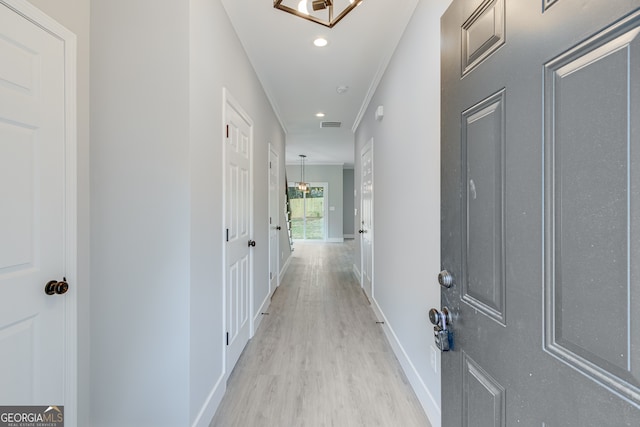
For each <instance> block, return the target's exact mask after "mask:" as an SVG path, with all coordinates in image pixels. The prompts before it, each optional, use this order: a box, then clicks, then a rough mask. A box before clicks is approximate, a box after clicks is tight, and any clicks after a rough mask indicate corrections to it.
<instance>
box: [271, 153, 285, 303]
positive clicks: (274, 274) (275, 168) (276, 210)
mask: <svg viewBox="0 0 640 427" xmlns="http://www.w3.org/2000/svg"><path fill="white" fill-rule="evenodd" d="M279 168H280V165H279V158H278V154H277V153H276V152H275V151H273V148H271V149H270V150H269V280H270V282H269V293H271V292H273V290H274V289H275V288H277V287H278V277H279V271H280V262H279V260H280V258H279V254H280V230H282V226H281V225H280V191H279V190H280V187H279V186H278V184H280V173H279V171H280V169H279Z"/></svg>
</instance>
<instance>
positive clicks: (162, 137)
mask: <svg viewBox="0 0 640 427" xmlns="http://www.w3.org/2000/svg"><path fill="white" fill-rule="evenodd" d="M91 36H92V37H91V70H92V74H91V78H92V79H91V110H92V111H91V120H92V122H91V138H92V140H91V143H92V151H91V194H92V199H91V201H92V204H91V207H92V223H91V232H92V246H91V249H92V257H91V260H92V262H91V267H92V294H91V315H92V318H91V340H92V341H91V389H90V393H91V403H92V411H91V418H92V419H91V425H92V427H102V426H105V427H107V426H109V427H112V426H115V425H117V426H119V427H128V426H136V427H147V426H154V427H155V426H158V427H162V426H167V427H169V426H171V427H175V426H188V425H193V426H207V425H208V423H209V421H210V419H211V417H212V416H213V413H214V412H215V409H216V407H217V405H218V403H219V400H220V399H221V398H222V395H223V394H224V391H225V386H226V384H225V383H224V381H223V378H224V376H225V367H224V363H223V361H224V350H225V347H224V340H223V304H224V301H223V297H222V296H223V281H222V278H223V276H222V274H223V267H222V256H221V254H222V250H223V243H222V242H223V233H222V173H221V170H222V135H223V134H222V129H223V123H222V92H223V87H226V88H227V89H228V90H229V92H230V93H231V94H232V96H233V97H234V98H235V99H236V100H237V101H238V102H239V103H240V104H241V105H242V107H243V108H244V110H245V111H247V113H248V114H249V115H250V116H251V118H252V120H253V122H254V166H255V168H254V176H253V180H254V189H255V191H254V203H253V205H254V214H255V222H254V230H255V233H254V239H255V240H256V241H257V242H258V246H257V247H256V249H255V251H254V252H253V256H254V272H255V274H254V278H255V293H254V297H255V298H254V310H257V309H258V308H259V305H260V304H261V303H262V302H263V301H265V300H267V301H268V299H267V292H268V285H269V283H268V276H269V270H268V220H267V218H268V179H267V177H268V171H267V162H268V144H269V142H271V143H273V144H274V145H275V146H276V147H278V148H279V150H280V157H281V158H284V134H283V131H282V129H281V128H280V126H279V124H278V120H277V119H276V117H275V115H274V113H273V111H272V109H271V107H270V104H269V102H268V100H267V98H266V96H265V94H264V92H263V90H262V88H261V86H260V84H259V82H258V79H257V77H256V76H255V73H254V71H253V69H252V67H251V65H250V63H249V62H248V60H247V58H246V55H245V53H244V51H243V49H242V47H241V45H240V43H239V41H238V39H237V38H236V35H235V32H234V31H233V29H232V27H231V26H230V24H229V21H228V18H227V16H226V13H225V12H224V9H223V8H222V6H221V3H220V2H219V1H217V0H216V1H207V0H190V1H189V2H174V3H171V2H170V3H162V4H159V3H158V2H155V1H150V0H137V1H136V2H133V3H132V2H128V1H124V0H113V1H108V2H94V3H93V4H92V10H91ZM221 58H224V61H223V60H221ZM282 171H283V173H284V166H283V167H282ZM227 369H231V367H228V368H227Z"/></svg>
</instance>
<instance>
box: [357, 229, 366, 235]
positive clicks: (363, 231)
mask: <svg viewBox="0 0 640 427" xmlns="http://www.w3.org/2000/svg"><path fill="white" fill-rule="evenodd" d="M366 232H367V230H358V233H360V234H364V233H366Z"/></svg>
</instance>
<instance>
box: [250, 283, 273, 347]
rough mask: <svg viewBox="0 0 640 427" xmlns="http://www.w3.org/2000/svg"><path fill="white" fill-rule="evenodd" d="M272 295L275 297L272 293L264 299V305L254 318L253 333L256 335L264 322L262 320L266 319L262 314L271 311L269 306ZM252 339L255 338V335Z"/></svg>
mask: <svg viewBox="0 0 640 427" xmlns="http://www.w3.org/2000/svg"><path fill="white" fill-rule="evenodd" d="M271 295H273V292H271V293H270V294H269V295H267V297H266V298H265V299H264V301H262V305H260V308H259V309H258V311H257V312H256V314H255V316H254V317H253V333H254V334H255V333H256V331H257V330H258V326H260V323H261V322H262V319H263V318H264V316H263V315H262V313H266V312H267V310H268V309H269V306H270V305H271ZM251 337H252V338H253V335H252V336H251Z"/></svg>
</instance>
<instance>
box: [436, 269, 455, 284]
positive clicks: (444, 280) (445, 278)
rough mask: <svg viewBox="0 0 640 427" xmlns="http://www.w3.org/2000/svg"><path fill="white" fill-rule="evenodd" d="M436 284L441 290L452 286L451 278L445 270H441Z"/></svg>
mask: <svg viewBox="0 0 640 427" xmlns="http://www.w3.org/2000/svg"><path fill="white" fill-rule="evenodd" d="M438 283H440V286H442V287H443V288H450V287H451V286H453V276H452V275H451V273H449V272H448V271H447V270H442V271H441V272H440V273H438Z"/></svg>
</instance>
